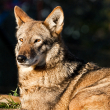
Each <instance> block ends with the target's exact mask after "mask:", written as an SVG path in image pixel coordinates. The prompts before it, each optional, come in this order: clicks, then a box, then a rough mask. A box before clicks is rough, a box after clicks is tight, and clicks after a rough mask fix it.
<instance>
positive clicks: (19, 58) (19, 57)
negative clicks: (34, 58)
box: [17, 55, 27, 63]
mask: <svg viewBox="0 0 110 110" xmlns="http://www.w3.org/2000/svg"><path fill="white" fill-rule="evenodd" d="M26 59H27V58H26V57H25V56H24V55H18V57H17V60H18V62H19V63H23V62H25V61H26Z"/></svg>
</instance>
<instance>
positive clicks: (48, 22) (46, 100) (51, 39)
mask: <svg viewBox="0 0 110 110" xmlns="http://www.w3.org/2000/svg"><path fill="white" fill-rule="evenodd" d="M14 12H15V18H16V22H17V29H18V30H17V33H16V37H17V39H18V43H17V45H16V48H15V53H16V60H17V67H18V72H19V88H20V98H21V106H22V108H23V109H27V110H110V68H100V67H98V66H97V65H95V64H93V63H89V62H88V63H85V62H83V61H82V60H80V59H78V58H76V57H75V56H74V55H72V54H71V53H70V52H69V51H68V49H67V48H66V47H65V45H64V43H63V41H62V38H61V32H62V29H63V25H64V14H63V10H62V8H61V7H60V6H58V7H56V8H55V9H54V10H53V11H52V12H51V13H50V15H49V16H48V17H47V18H46V19H45V21H36V20H33V19H32V18H30V17H29V16H28V15H27V14H26V13H25V12H24V11H23V10H22V9H21V8H19V7H18V6H15V9H14Z"/></svg>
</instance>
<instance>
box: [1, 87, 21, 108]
mask: <svg viewBox="0 0 110 110" xmlns="http://www.w3.org/2000/svg"><path fill="white" fill-rule="evenodd" d="M11 92H12V93H13V94H11V93H10V94H9V98H10V100H9V99H6V98H5V99H6V100H7V102H8V103H5V102H0V108H6V109H18V108H20V103H19V102H14V100H13V99H12V98H11V96H18V93H17V89H16V90H15V91H12V90H11Z"/></svg>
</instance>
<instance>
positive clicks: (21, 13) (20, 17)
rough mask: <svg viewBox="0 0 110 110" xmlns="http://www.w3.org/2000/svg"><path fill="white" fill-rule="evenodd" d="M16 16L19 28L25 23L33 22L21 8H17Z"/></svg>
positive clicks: (15, 10)
mask: <svg viewBox="0 0 110 110" xmlns="http://www.w3.org/2000/svg"><path fill="white" fill-rule="evenodd" d="M14 14H15V18H16V22H17V25H18V27H20V26H21V25H22V24H23V23H25V22H27V21H30V20H32V18H30V17H29V16H28V15H27V14H26V13H25V12H24V11H23V10H22V9H21V8H20V7H18V6H15V8H14Z"/></svg>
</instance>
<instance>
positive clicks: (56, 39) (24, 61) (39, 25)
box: [14, 6, 64, 66]
mask: <svg viewBox="0 0 110 110" xmlns="http://www.w3.org/2000/svg"><path fill="white" fill-rule="evenodd" d="M14 12H15V18H16V22H17V25H18V26H17V29H18V30H17V33H16V36H17V40H18V43H17V45H16V48H15V53H16V60H17V64H18V65H21V66H22V65H23V66H43V65H45V64H49V62H52V61H53V62H55V63H57V62H59V60H61V59H62V57H63V55H62V54H63V53H62V52H63V48H62V47H61V38H60V33H61V31H62V29H63V24H64V23H63V21H64V14H63V11H62V8H61V7H60V6H58V7H56V8H55V9H54V10H53V11H52V12H51V13H50V15H49V16H48V17H47V18H46V19H45V21H36V20H33V19H32V18H30V17H29V16H28V15H27V14H26V13H25V12H24V11H23V10H22V9H21V8H19V7H18V6H15V9H14ZM50 65H51V64H50Z"/></svg>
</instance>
